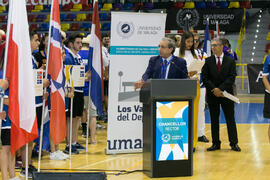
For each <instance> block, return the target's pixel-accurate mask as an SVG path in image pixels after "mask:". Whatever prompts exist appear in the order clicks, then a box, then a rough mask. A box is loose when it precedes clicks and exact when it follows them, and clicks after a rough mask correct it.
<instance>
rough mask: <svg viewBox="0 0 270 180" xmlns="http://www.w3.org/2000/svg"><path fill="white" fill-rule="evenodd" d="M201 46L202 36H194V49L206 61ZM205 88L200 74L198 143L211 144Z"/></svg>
mask: <svg viewBox="0 0 270 180" xmlns="http://www.w3.org/2000/svg"><path fill="white" fill-rule="evenodd" d="M199 44H200V35H199V34H194V49H195V52H196V55H197V57H198V58H199V59H200V60H201V61H205V58H206V53H204V52H203V51H202V50H201V49H199ZM205 93H206V91H205V86H204V84H203V82H202V76H201V73H200V100H199V112H198V141H200V142H209V140H208V139H207V138H206V136H205V116H204V108H205Z"/></svg>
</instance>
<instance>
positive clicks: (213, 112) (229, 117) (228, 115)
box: [208, 98, 238, 146]
mask: <svg viewBox="0 0 270 180" xmlns="http://www.w3.org/2000/svg"><path fill="white" fill-rule="evenodd" d="M215 99H216V100H215V101H214V102H208V103H209V104H208V106H209V111H210V117H211V133H212V140H213V144H217V145H219V144H220V143H221V141H220V138H219V115H220V105H221V107H222V110H223V112H224V115H225V119H226V124H227V131H228V136H229V141H230V146H233V145H235V144H237V143H238V138H237V129H236V123H235V119H234V102H233V101H231V100H229V99H226V98H215Z"/></svg>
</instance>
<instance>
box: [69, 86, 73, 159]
mask: <svg viewBox="0 0 270 180" xmlns="http://www.w3.org/2000/svg"><path fill="white" fill-rule="evenodd" d="M72 91H73V90H72ZM70 100H71V102H70V118H69V120H70V124H69V159H70V160H71V145H72V120H73V117H72V116H73V97H71V98H70Z"/></svg>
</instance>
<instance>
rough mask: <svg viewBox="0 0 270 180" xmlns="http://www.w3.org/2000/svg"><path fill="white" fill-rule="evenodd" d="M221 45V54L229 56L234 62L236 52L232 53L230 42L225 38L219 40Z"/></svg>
mask: <svg viewBox="0 0 270 180" xmlns="http://www.w3.org/2000/svg"><path fill="white" fill-rule="evenodd" d="M221 41H222V44H223V46H224V47H223V53H224V55H225V56H230V57H231V58H233V59H234V60H235V61H237V55H236V52H234V51H233V50H232V49H231V44H230V41H229V40H228V39H226V38H221Z"/></svg>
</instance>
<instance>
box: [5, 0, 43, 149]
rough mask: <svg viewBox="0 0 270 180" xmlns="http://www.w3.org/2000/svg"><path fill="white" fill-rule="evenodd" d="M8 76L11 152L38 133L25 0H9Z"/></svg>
mask: <svg viewBox="0 0 270 180" xmlns="http://www.w3.org/2000/svg"><path fill="white" fill-rule="evenodd" d="M7 38H8V40H9V42H8V43H7V44H6V49H8V53H7V54H6V55H7V74H6V76H7V78H8V79H9V118H10V120H11V142H10V143H11V144H10V146H11V152H12V154H14V153H15V152H16V150H17V149H19V148H20V147H22V146H24V145H25V144H27V143H29V142H31V141H33V140H34V139H36V138H37V137H38V129H37V120H36V107H35V89H34V83H33V82H34V77H33V69H32V62H31V59H32V55H31V47H30V37H29V30H28V20H27V12H26V3H25V1H16V2H15V0H10V1H9V15H8V37H7Z"/></svg>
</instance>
